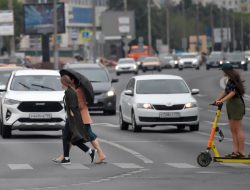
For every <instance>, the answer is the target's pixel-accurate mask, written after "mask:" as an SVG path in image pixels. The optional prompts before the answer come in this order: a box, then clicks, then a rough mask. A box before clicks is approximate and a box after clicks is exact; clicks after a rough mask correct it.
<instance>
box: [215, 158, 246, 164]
mask: <svg viewBox="0 0 250 190" xmlns="http://www.w3.org/2000/svg"><path fill="white" fill-rule="evenodd" d="M213 161H214V162H226V163H250V157H244V158H231V157H214V158H213Z"/></svg>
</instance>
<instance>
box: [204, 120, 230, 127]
mask: <svg viewBox="0 0 250 190" xmlns="http://www.w3.org/2000/svg"><path fill="white" fill-rule="evenodd" d="M203 122H204V123H208V124H210V125H213V122H211V121H203ZM227 125H228V123H218V126H227Z"/></svg>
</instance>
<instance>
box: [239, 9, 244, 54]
mask: <svg viewBox="0 0 250 190" xmlns="http://www.w3.org/2000/svg"><path fill="white" fill-rule="evenodd" d="M243 28H244V27H243V17H242V13H240V41H241V51H244V34H243Z"/></svg>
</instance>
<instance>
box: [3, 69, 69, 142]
mask: <svg viewBox="0 0 250 190" xmlns="http://www.w3.org/2000/svg"><path fill="white" fill-rule="evenodd" d="M0 91H1V92H2V96H1V99H0V132H1V134H2V136H3V138H9V137H10V136H11V132H12V130H16V129H18V130H48V131H49V130H60V129H62V128H63V127H64V126H65V116H66V114H65V110H64V105H63V96H64V91H63V89H62V87H61V83H60V75H59V72H58V71H55V70H36V69H27V70H18V71H14V72H13V73H12V74H11V76H10V79H9V81H8V83H7V85H6V87H4V86H1V89H0Z"/></svg>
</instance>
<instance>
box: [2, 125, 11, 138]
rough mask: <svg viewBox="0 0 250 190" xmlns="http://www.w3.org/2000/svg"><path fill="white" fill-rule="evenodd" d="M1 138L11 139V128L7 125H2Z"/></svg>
mask: <svg viewBox="0 0 250 190" xmlns="http://www.w3.org/2000/svg"><path fill="white" fill-rule="evenodd" d="M2 137H3V138H5V139H6V138H10V137H11V128H10V126H8V125H2Z"/></svg>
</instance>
